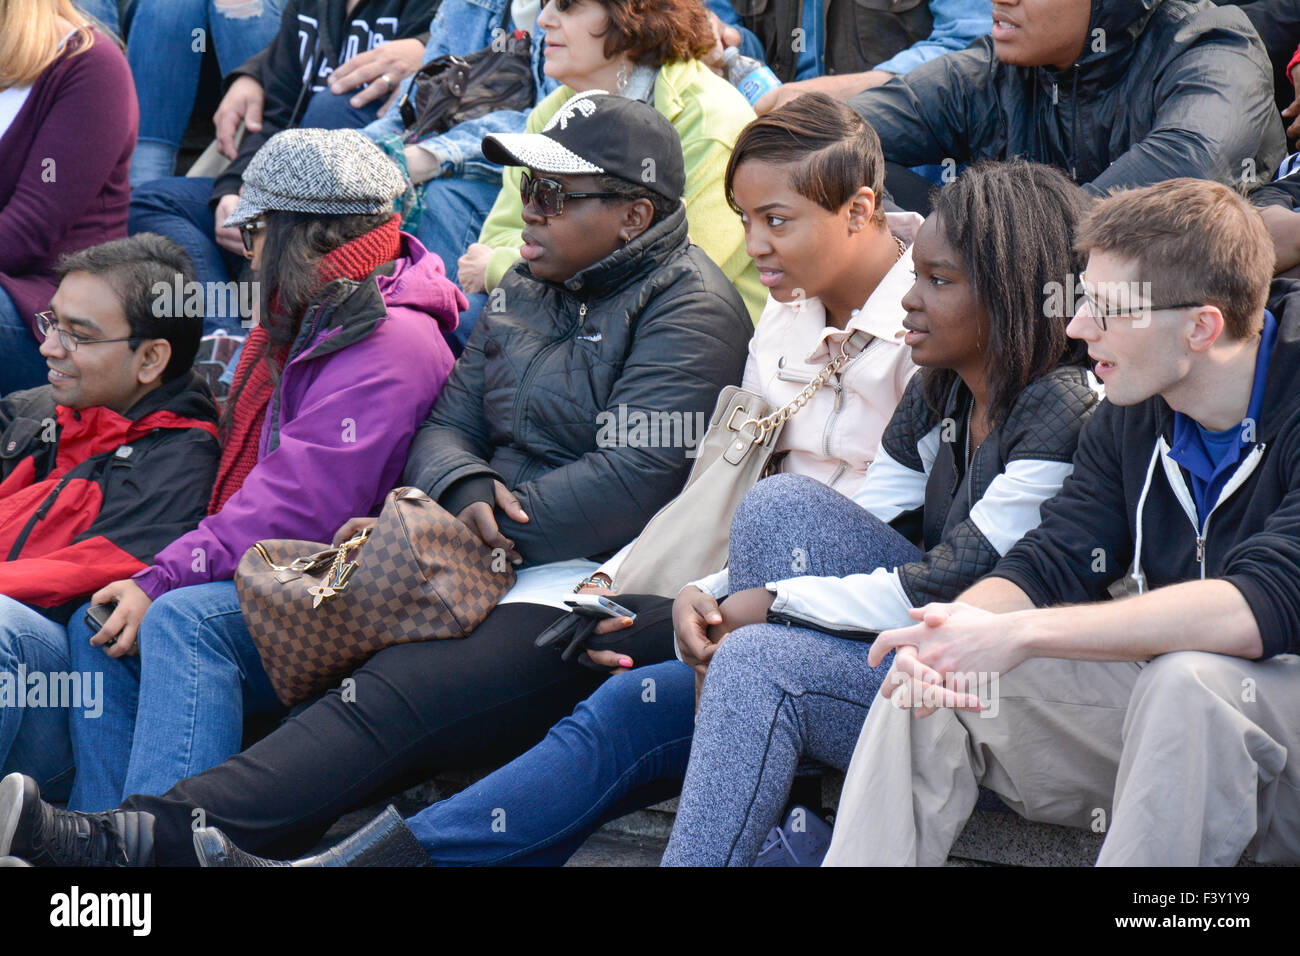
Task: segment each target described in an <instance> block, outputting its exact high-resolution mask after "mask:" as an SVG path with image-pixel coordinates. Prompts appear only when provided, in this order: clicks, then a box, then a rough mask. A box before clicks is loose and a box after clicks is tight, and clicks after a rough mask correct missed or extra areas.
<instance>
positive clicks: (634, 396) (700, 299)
mask: <svg viewBox="0 0 1300 956" xmlns="http://www.w3.org/2000/svg"><path fill="white" fill-rule="evenodd" d="M495 305H500V306H502V307H503V308H502V310H501V311H493V307H494V306H495ZM752 332H753V323H752V322H751V321H750V319H749V315H748V313H747V312H746V311H745V303H744V302H743V301H742V300H741V298H740V294H739V293H738V292H737V291H736V289H735V286H733V285H732V284H731V283H730V282H728V281H727V277H726V276H725V275H723V273H722V271H721V270H720V269H719V268H718V267H717V266H716V265H714V264H713V262H712V261H711V260H710V259H709V257H708V256H707V255H705V254H704V252H703V251H702V250H701V249H700V248H699V247H698V246H695V245H691V244H690V242H689V241H688V240H687V237H686V215H685V209H684V207H683V208H680V209H678V210H677V211H676V212H674V213H673V214H672V215H671V216H670V217H668V218H667V219H665V220H663V221H662V222H660V223H658V224H657V225H655V226H654V227H652V228H651V229H649V230H647V231H646V232H645V233H643V234H642V235H641V236H639V237H637V238H636V239H634V240H633V241H632V242H631V243H629V244H628V245H626V246H624V247H623V248H622V249H620V250H618V251H617V252H615V253H613V254H612V255H610V256H607V257H606V258H605V259H602V260H601V261H600V262H598V263H596V264H595V265H593V266H591V267H589V268H587V269H584V270H583V271H582V272H579V273H578V274H577V275H575V276H574V277H573V278H571V279H569V280H568V281H567V282H565V283H564V284H563V285H558V284H555V283H550V282H542V281H540V280H538V279H534V278H533V276H532V273H531V272H529V270H528V268H527V266H526V265H525V264H524V263H522V262H518V263H516V264H515V266H514V267H513V268H512V269H511V270H510V271H509V272H508V273H506V276H505V278H504V279H503V280H502V282H501V285H500V286H498V288H497V292H496V293H494V295H493V297H492V301H489V303H488V307H487V308H486V309H485V310H484V312H483V314H482V315H481V316H480V318H479V320H478V323H477V325H475V327H474V331H473V333H472V334H471V335H470V338H469V342H468V343H467V344H466V346H465V353H464V354H463V355H462V356H461V357H460V359H459V360H458V361H457V363H456V366H455V368H454V369H453V370H452V373H451V378H450V379H449V380H448V382H447V385H446V387H445V388H444V389H443V391H442V394H441V395H440V396H439V397H438V401H437V402H436V403H435V404H434V407H433V411H432V413H431V414H430V415H429V419H428V421H426V422H425V424H424V425H423V427H422V428H421V429H420V431H419V433H418V434H417V435H416V438H415V442H414V444H413V445H412V446H411V452H410V456H409V458H408V460H407V465H406V471H405V473H404V474H403V476H402V480H403V482H404V483H406V484H411V485H416V486H418V487H420V488H423V489H424V490H425V491H427V492H428V493H429V494H430V495H431V496H433V497H434V498H435V499H438V501H439V502H440V503H441V504H442V505H443V506H444V507H446V508H448V510H450V511H452V512H453V513H455V512H457V511H459V510H460V509H461V508H463V507H465V505H466V504H468V503H469V502H470V501H473V500H490V497H489V496H490V495H491V486H490V483H489V482H484V481H481V480H480V481H474V479H475V478H482V477H495V478H499V479H500V480H501V481H502V482H503V483H504V484H505V485H506V486H507V487H508V488H509V489H510V490H511V491H513V492H514V494H515V495H516V496H517V497H518V498H519V501H520V503H521V504H522V506H523V509H524V511H525V512H526V513H527V515H528V516H529V519H530V520H529V521H528V522H526V523H519V522H515V521H512V520H510V519H509V518H507V517H505V515H503V514H502V513H501V512H499V511H498V512H497V522H498V524H499V526H500V528H501V531H502V533H503V534H505V535H506V536H507V537H509V538H511V539H512V540H513V541H514V542H515V545H516V547H517V548H518V549H519V552H520V554H521V555H523V557H524V559H525V561H526V562H527V563H529V564H539V563H542V562H547V561H558V560H563V559H566V558H577V557H586V556H593V557H595V556H601V555H605V554H607V553H610V552H613V551H615V550H617V549H618V548H620V547H622V546H623V545H624V544H626V543H627V542H628V541H630V540H632V538H634V537H635V536H636V535H637V534H639V533H640V531H641V529H642V528H643V527H644V526H645V524H646V522H647V521H649V520H650V518H651V517H652V516H653V515H654V513H655V512H656V511H657V510H658V509H659V508H660V507H662V506H663V505H664V504H665V503H666V502H667V501H668V500H669V499H670V498H672V497H673V496H674V495H675V494H677V492H678V491H680V490H681V487H682V485H683V484H684V483H685V481H686V475H687V473H688V472H689V470H690V465H691V460H690V459H688V458H687V457H686V454H685V449H684V448H683V447H681V443H680V442H678V443H677V447H655V446H653V444H652V443H653V442H654V440H655V436H656V434H658V437H659V438H660V439H663V438H664V437H665V435H664V433H665V432H667V433H668V435H667V437H668V438H669V439H670V440H669V442H668V444H669V445H670V446H671V445H672V444H673V442H672V441H671V437H672V430H671V428H668V427H658V428H649V429H642V431H641V432H640V433H637V432H636V431H630V432H629V433H628V434H627V435H626V436H624V437H625V438H626V439H627V440H626V441H620V440H617V439H618V435H617V431H618V429H617V423H618V422H619V421H624V422H627V423H628V425H629V426H631V427H632V428H635V426H636V424H637V422H638V420H639V416H638V413H643V414H645V415H646V416H648V420H650V421H653V422H657V423H659V424H660V426H662V425H663V423H664V422H665V421H670V420H671V419H668V418H665V414H666V415H667V416H672V418H673V419H676V420H678V421H682V420H684V421H686V422H689V423H691V424H690V426H689V427H691V428H694V427H695V423H697V422H698V421H699V420H700V416H703V420H704V421H705V422H707V419H708V416H709V415H710V414H711V413H712V411H713V406H714V403H715V401H716V400H717V396H718V392H719V390H720V389H722V388H723V387H724V386H726V385H730V384H734V383H737V382H739V381H740V376H741V372H742V371H743V368H744V364H745V354H746V345H747V343H748V341H749V336H750V335H751V334H752ZM619 406H624V408H623V409H622V410H620V408H619ZM602 413H606V414H602ZM602 426H604V427H602ZM687 427H688V426H682V427H679V428H678V430H677V434H681V435H684V434H685V433H686V429H687ZM697 437H702V435H700V434H697ZM598 438H599V439H601V440H600V441H599V442H598ZM611 439H613V440H611ZM647 444H651V447H645V446H646V445H647ZM467 489H468V494H467V493H466V492H467Z"/></svg>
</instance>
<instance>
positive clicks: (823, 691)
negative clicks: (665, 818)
mask: <svg viewBox="0 0 1300 956" xmlns="http://www.w3.org/2000/svg"><path fill="white" fill-rule="evenodd" d="M730 551H731V557H730V560H729V566H730V569H731V590H732V591H733V592H736V591H740V590H744V589H746V588H753V587H762V586H763V585H764V584H766V583H767V582H768V581H779V580H782V579H785V578H790V577H796V576H798V575H800V574H806V575H821V576H832V575H833V576H840V577H842V576H844V575H848V574H857V573H861V572H866V571H872V570H874V569H876V568H879V567H889V568H894V567H897V566H898V565H900V564H904V563H906V562H908V561H914V560H916V559H917V558H918V557H920V555H921V552H920V551H919V550H918V549H917V548H916V546H915V545H913V544H912V543H911V542H909V541H908V540H907V539H905V538H904V537H903V536H902V535H900V534H898V533H897V532H896V531H894V530H893V529H892V528H890V527H889V526H888V525H886V524H884V523H883V522H881V521H879V520H878V519H876V518H875V517H874V516H872V515H871V514H869V513H868V512H867V511H865V510H863V509H862V508H861V507H859V506H858V505H856V504H854V503H853V502H852V501H851V500H849V499H848V498H846V497H844V496H843V495H841V494H839V493H838V492H835V491H832V490H831V489H829V488H827V487H826V486H825V485H823V484H821V483H820V482H817V481H814V480H812V479H811V478H805V477H801V476H797V475H776V476H774V477H772V478H768V479H766V480H764V481H761V482H759V483H758V484H757V485H755V486H754V488H753V490H752V491H750V493H749V494H748V495H746V496H745V499H744V501H743V502H742V503H741V505H740V507H739V508H738V509H737V511H736V517H735V520H734V522H733V523H732V527H731V545H730ZM869 650H870V645H868V644H864V643H862V642H859V641H852V640H846V639H844V638H839V637H831V636H830V635H828V634H823V633H821V632H820V631H812V630H807V629H805V628H801V627H785V626H783V625H779V624H755V625H751V626H749V627H742V628H738V629H737V630H735V631H733V632H732V633H731V634H730V635H729V636H728V637H727V639H726V640H725V641H724V642H723V644H722V646H721V647H720V648H718V651H717V653H716V654H715V655H714V657H713V663H712V664H710V665H709V673H708V677H707V679H706V680H705V682H704V693H703V695H702V696H701V699H700V709H699V713H698V714H697V715H696V720H695V739H694V742H693V743H692V745H691V759H690V764H689V766H688V767H687V770H686V780H685V783H684V784H683V785H682V796H681V802H680V804H679V806H678V809H677V822H676V825H675V826H674V827H673V834H672V838H671V839H670V840H669V842H668V849H667V851H666V852H665V853H664V857H663V865H665V866H724V865H731V866H749V865H750V864H752V863H753V861H754V858H755V857H756V856H757V855H758V850H759V848H760V846H761V844H762V841H763V838H764V837H765V836H766V835H767V832H768V830H770V829H771V828H772V827H773V826H774V825H776V824H777V823H779V822H780V816H781V811H782V809H783V808H784V807H785V802H786V797H787V795H788V794H789V791H790V783H791V781H792V780H793V779H794V774H795V769H796V768H797V767H798V765H799V762H800V759H801V758H802V757H810V758H813V759H815V760H818V761H820V762H822V763H825V764H829V765H830V766H832V767H837V768H839V769H841V770H843V769H846V768H847V767H848V765H849V759H850V758H851V757H852V756H853V748H854V746H855V745H856V743H857V740H858V734H859V732H860V731H861V730H862V722H863V721H864V720H865V719H866V716H867V710H868V709H869V708H870V706H871V701H872V700H873V699H874V698H875V696H876V691H877V690H878V689H879V688H880V681H881V679H882V678H883V677H884V675H885V673H886V672H887V671H888V669H889V665H890V663H891V662H892V660H893V655H892V654H891V655H890V656H889V657H886V658H885V661H884V662H883V663H882V664H881V665H880V666H879V667H877V668H874V669H873V668H870V667H868V666H867V652H868V651H869Z"/></svg>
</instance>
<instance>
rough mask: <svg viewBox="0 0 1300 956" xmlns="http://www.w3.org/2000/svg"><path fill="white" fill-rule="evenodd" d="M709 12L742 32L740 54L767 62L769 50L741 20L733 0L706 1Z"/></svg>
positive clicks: (738, 31)
mask: <svg viewBox="0 0 1300 956" xmlns="http://www.w3.org/2000/svg"><path fill="white" fill-rule="evenodd" d="M705 6H706V7H708V9H709V12H710V13H712V14H713V15H714V16H716V17H717V18H718V19H719V20H721V21H722V22H723V23H724V24H726V25H727V26H729V27H733V28H734V29H735V31H736V32H737V33H739V34H740V55H741V56H747V57H751V58H753V59H755V60H758V62H760V63H766V62H767V51H765V50H764V49H763V43H762V41H761V40H759V38H758V37H756V36H754V34H753V33H751V32H750V31H749V30H746V29H745V27H744V24H743V23H742V22H741V19H740V14H738V13H737V12H736V8H735V7H733V6H732V5H731V0H708V2H707V3H705Z"/></svg>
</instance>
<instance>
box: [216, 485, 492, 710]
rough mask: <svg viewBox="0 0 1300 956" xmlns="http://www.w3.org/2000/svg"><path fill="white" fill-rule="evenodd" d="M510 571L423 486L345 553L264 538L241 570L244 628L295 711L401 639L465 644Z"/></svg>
mask: <svg viewBox="0 0 1300 956" xmlns="http://www.w3.org/2000/svg"><path fill="white" fill-rule="evenodd" d="M514 579H515V575H514V568H513V567H512V566H511V565H510V563H509V561H507V560H506V559H505V557H504V555H500V554H495V555H494V554H493V552H492V551H491V550H490V549H489V548H487V547H486V546H485V545H484V544H483V543H482V542H481V541H479V539H478V538H477V537H475V535H474V534H473V533H472V532H471V531H470V530H469V529H468V528H467V527H465V525H464V524H462V523H461V522H460V521H458V520H457V519H456V518H455V516H453V515H452V514H450V513H449V512H447V511H446V510H445V509H443V508H442V507H441V506H440V505H439V504H438V503H437V502H435V501H434V500H433V499H432V498H430V497H429V496H428V495H426V494H425V493H424V492H422V491H420V490H419V489H418V488H397V489H395V490H393V491H392V492H390V493H389V495H388V498H387V499H386V500H385V502H384V507H383V510H382V511H381V512H380V515H379V518H378V520H377V521H376V522H375V525H374V527H372V528H369V529H367V530H365V531H362V532H361V533H359V534H357V535H355V536H353V537H352V538H351V539H349V540H347V541H345V542H343V543H342V544H340V545H339V546H338V547H330V546H329V545H325V544H320V543H316V542H312V541H292V540H272V541H259V542H258V543H257V544H255V545H253V546H252V547H251V548H249V549H248V551H247V552H246V553H245V554H244V556H243V558H242V559H241V560H240V562H239V567H238V569H237V570H236V571H235V589H236V591H237V592H238V594H239V606H240V608H241V609H242V610H243V612H244V621H245V623H246V624H247V625H248V630H249V632H250V633H251V634H252V637H253V642H254V643H255V644H256V645H257V650H258V653H259V654H260V655H261V657H262V666H263V667H264V668H265V669H266V673H267V676H268V677H269V678H270V679H271V685H272V686H273V687H274V688H275V693H276V696H277V697H279V698H280V702H281V703H283V704H284V705H285V706H288V707H291V706H293V705H294V704H297V703H299V702H300V701H303V700H308V699H310V698H312V697H315V696H317V695H319V694H321V693H323V692H324V691H326V690H328V689H329V688H331V687H334V686H336V685H337V684H338V682H339V680H340V679H342V678H343V677H346V676H347V675H348V674H349V673H351V672H352V671H354V670H356V668H357V667H358V666H360V665H361V664H363V663H364V662H365V661H366V660H367V659H368V658H369V657H370V656H371V655H372V654H374V653H375V652H376V651H380V650H383V649H384V648H386V647H391V646H393V645H395V644H409V643H412V642H413V641H429V640H438V639H441V638H452V637H468V636H469V634H470V632H472V631H473V630H474V628H476V627H478V625H479V624H481V623H482V621H483V619H484V618H485V617H487V616H488V614H489V613H490V612H491V611H492V609H493V608H494V607H496V604H497V601H498V600H500V599H501V597H502V596H503V595H504V594H505V592H506V591H507V590H508V589H509V588H510V586H511V585H512V584H513V583H514Z"/></svg>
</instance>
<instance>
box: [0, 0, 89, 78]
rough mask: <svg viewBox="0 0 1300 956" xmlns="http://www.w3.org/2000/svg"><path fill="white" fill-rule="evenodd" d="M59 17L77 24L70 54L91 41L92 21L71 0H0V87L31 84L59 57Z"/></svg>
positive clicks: (79, 51) (78, 51) (87, 47)
mask: <svg viewBox="0 0 1300 956" xmlns="http://www.w3.org/2000/svg"><path fill="white" fill-rule="evenodd" d="M59 17H62V18H63V19H65V20H67V21H68V22H69V23H71V24H72V25H73V26H75V27H76V28H77V36H76V37H74V38H73V39H71V40H69V41H68V42H69V44H75V47H74V49H73V52H72V54H71V55H73V56H75V55H77V54H78V53H84V52H85V51H86V50H88V49H90V45H91V44H92V43H94V39H95V38H94V35H93V34H92V33H91V25H92V24H93V23H94V22H95V21H94V20H92V19H91V18H90V17H88V16H86V15H85V14H84V13H82V12H81V11H80V10H78V9H77V8H76V7H75V6H73V4H72V0H0V90H4V89H8V88H10V87H22V86H31V85H32V84H33V83H35V82H36V79H37V77H39V76H40V75H41V74H42V73H44V72H45V70H46V68H48V67H49V65H50V64H51V63H53V62H54V61H55V60H56V59H58V57H59V41H60V40H62V39H63V29H62V28H61V27H60V26H59V20H58V18H59Z"/></svg>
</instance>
